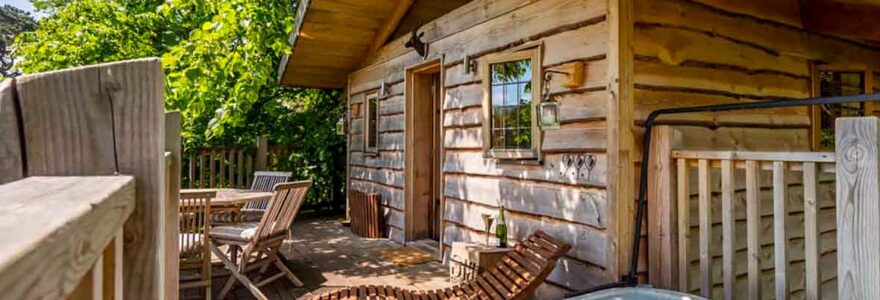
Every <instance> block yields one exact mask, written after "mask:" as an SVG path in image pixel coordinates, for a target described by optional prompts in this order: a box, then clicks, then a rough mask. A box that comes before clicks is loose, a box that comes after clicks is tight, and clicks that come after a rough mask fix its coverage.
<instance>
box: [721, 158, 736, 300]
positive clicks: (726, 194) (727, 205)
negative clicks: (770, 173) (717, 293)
mask: <svg viewBox="0 0 880 300" xmlns="http://www.w3.org/2000/svg"><path fill="white" fill-rule="evenodd" d="M733 180H734V179H733V162H732V161H730V160H722V161H721V227H722V231H723V233H722V239H721V241H722V246H721V248H722V252H723V253H722V255H723V256H722V261H723V265H724V269H723V275H724V299H728V300H729V299H733V298H734V294H735V293H736V289H735V282H736V269H735V263H734V258H735V257H734V255H735V254H736V249H734V240H735V237H736V219H735V218H734V203H733V196H734V195H733V193H734V184H733Z"/></svg>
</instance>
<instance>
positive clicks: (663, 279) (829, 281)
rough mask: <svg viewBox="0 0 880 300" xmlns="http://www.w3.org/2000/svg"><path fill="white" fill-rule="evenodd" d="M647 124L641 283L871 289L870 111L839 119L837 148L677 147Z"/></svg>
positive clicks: (876, 124) (875, 214) (873, 158)
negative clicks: (650, 138)
mask: <svg viewBox="0 0 880 300" xmlns="http://www.w3.org/2000/svg"><path fill="white" fill-rule="evenodd" d="M658 129H659V130H658V131H656V132H655V134H656V135H655V136H654V137H656V138H657V139H656V141H658V142H657V146H658V147H657V148H656V149H653V150H652V153H651V155H652V157H653V158H655V159H656V160H654V161H653V162H652V164H651V165H650V166H649V168H651V173H652V175H651V177H650V178H651V180H650V182H651V184H650V185H649V190H650V194H649V219H648V222H649V223H650V224H649V226H648V231H649V235H648V238H649V265H650V266H649V270H650V271H649V274H651V275H650V276H651V279H650V280H651V281H652V283H654V284H655V285H657V286H660V287H665V288H671V289H677V290H679V291H684V292H688V293H694V294H700V295H702V296H705V297H708V298H712V299H734V298H748V299H761V298H775V299H789V298H804V299H821V298H838V299H880V177H878V170H880V119H878V118H876V117H867V118H842V119H838V120H837V129H836V134H837V137H836V152H754V151H692V150H680V149H676V145H677V143H678V142H676V141H674V140H675V139H677V137H676V134H675V132H674V131H673V129H671V128H670V127H665V126H661V127H659V128H658ZM678 137H680V136H678Z"/></svg>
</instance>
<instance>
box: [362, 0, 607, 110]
mask: <svg viewBox="0 0 880 300" xmlns="http://www.w3.org/2000/svg"><path fill="white" fill-rule="evenodd" d="M605 13H606V4H605V1H598V0H587V1H583V0H565V1H533V2H530V3H528V4H526V5H523V6H522V7H521V8H519V9H517V10H516V11H514V12H507V13H505V14H503V15H500V16H498V17H496V18H493V19H487V20H483V22H481V23H479V24H477V25H475V26H473V27H469V28H467V29H466V30H463V31H460V32H458V33H456V34H454V35H451V36H448V37H446V38H443V39H440V40H437V41H435V42H433V43H431V50H430V51H429V53H428V57H427V58H426V59H423V58H421V57H419V55H418V54H416V53H415V52H412V51H409V52H406V53H405V54H403V55H400V56H397V57H394V58H391V59H389V60H387V61H384V62H382V63H381V64H373V65H370V66H369V67H366V68H363V69H360V70H358V71H356V72H354V73H352V74H351V76H350V79H351V81H352V86H351V90H352V91H353V92H355V93H357V92H361V91H366V90H371V89H375V88H378V87H379V85H380V84H381V82H382V81H386V82H387V81H391V82H395V81H399V80H403V78H404V74H403V69H405V68H407V67H410V66H414V65H418V64H419V63H420V62H424V61H431V60H433V59H438V58H440V57H441V56H442V57H443V59H444V61H447V62H449V61H458V60H461V59H463V58H464V56H465V55H475V54H479V53H492V52H498V51H502V50H505V49H510V48H512V47H513V46H516V45H521V44H523V43H525V42H530V41H536V40H539V39H542V38H544V37H545V36H550V35H552V34H553V33H558V31H567V30H575V29H577V28H579V27H582V26H589V25H591V24H592V23H595V22H589V23H588V22H586V20H590V19H593V18H600V17H601V16H602V15H604V14H605ZM512 23H516V24H518V26H510V24H512ZM512 42H513V43H512ZM401 46H402V45H401ZM481 55H482V54H481Z"/></svg>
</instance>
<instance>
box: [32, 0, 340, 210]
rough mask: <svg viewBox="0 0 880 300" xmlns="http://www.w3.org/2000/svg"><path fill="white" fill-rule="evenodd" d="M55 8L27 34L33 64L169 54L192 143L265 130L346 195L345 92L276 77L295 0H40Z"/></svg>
mask: <svg viewBox="0 0 880 300" xmlns="http://www.w3.org/2000/svg"><path fill="white" fill-rule="evenodd" d="M33 2H34V5H35V6H36V7H37V8H38V9H39V10H41V11H43V12H45V13H46V14H48V17H46V18H45V19H43V20H40V22H39V26H38V28H37V29H36V30H35V31H33V32H28V33H24V34H21V35H20V36H19V38H18V39H17V40H16V44H15V53H16V55H18V57H20V58H21V60H20V61H19V62H18V63H17V65H16V66H17V67H19V68H21V69H22V70H23V71H25V72H27V73H31V72H41V71H48V70H56V69H62V68H68V67H73V66H79V65H87V64H95V63H102V62H109V61H118V60H126V59H133V58H140V57H149V56H157V57H161V58H162V67H163V69H164V70H165V75H166V76H165V106H166V108H167V109H169V110H179V111H181V115H182V119H183V121H184V124H182V133H181V134H182V135H183V137H184V151H186V152H192V151H195V150H196V149H199V148H201V147H213V146H242V147H251V146H252V143H253V140H254V138H255V137H256V136H257V135H269V136H270V143H273V144H282V145H292V146H296V147H294V148H293V150H294V151H293V152H294V154H292V155H291V157H290V158H289V161H286V162H284V163H283V164H282V165H283V167H285V168H289V170H293V171H294V172H297V173H298V174H297V175H299V179H303V178H310V179H313V180H315V181H316V186H317V185H320V184H318V183H324V184H327V187H324V188H323V189H324V190H322V191H318V192H316V193H315V195H313V198H315V199H317V198H316V197H318V196H319V195H318V194H320V196H321V197H327V196H332V195H339V191H341V189H342V185H343V182H344V181H343V180H341V179H338V178H336V177H339V175H338V174H342V173H344V172H341V171H339V170H342V165H340V161H341V162H342V163H344V157H345V156H344V154H343V151H344V150H342V149H344V139H343V138H342V137H340V136H338V135H336V134H334V133H333V132H332V131H333V128H334V126H335V122H336V120H339V118H340V117H341V114H342V107H344V106H343V104H342V103H340V101H339V97H340V96H341V95H340V94H339V93H338V92H326V91H317V90H288V89H284V88H282V87H280V86H278V84H277V82H276V74H277V73H276V72H277V64H278V62H279V61H280V58H281V56H282V55H283V54H284V53H285V52H286V51H289V48H290V46H289V45H288V43H287V39H288V34H289V33H290V32H291V31H292V29H293V16H294V7H293V6H292V3H293V1H289V0H34V1H33ZM340 158H341V159H342V160H340Z"/></svg>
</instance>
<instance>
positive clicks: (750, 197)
mask: <svg viewBox="0 0 880 300" xmlns="http://www.w3.org/2000/svg"><path fill="white" fill-rule="evenodd" d="M759 182H760V170H759V166H758V162H756V161H754V160H749V161H746V244H747V248H748V249H747V253H748V254H747V255H746V257H747V258H746V259H747V260H748V263H747V264H748V282H749V292H748V294H749V299H761V241H760V234H761V203H760V200H761V197H760V196H761V187H760V185H759Z"/></svg>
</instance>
